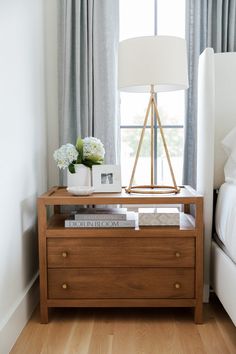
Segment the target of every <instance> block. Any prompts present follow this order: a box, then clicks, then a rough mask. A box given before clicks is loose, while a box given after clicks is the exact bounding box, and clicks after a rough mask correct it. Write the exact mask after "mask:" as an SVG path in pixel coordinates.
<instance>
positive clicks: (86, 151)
mask: <svg viewBox="0 0 236 354" xmlns="http://www.w3.org/2000/svg"><path fill="white" fill-rule="evenodd" d="M104 155H105V149H104V146H103V144H102V142H101V140H99V139H97V138H94V137H87V138H84V139H83V156H84V159H88V160H92V161H102V160H103V159H104Z"/></svg>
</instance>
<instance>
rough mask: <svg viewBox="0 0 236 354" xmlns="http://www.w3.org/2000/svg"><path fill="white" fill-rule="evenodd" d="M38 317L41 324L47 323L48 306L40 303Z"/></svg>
mask: <svg viewBox="0 0 236 354" xmlns="http://www.w3.org/2000/svg"><path fill="white" fill-rule="evenodd" d="M40 318H41V323H42V324H46V323H48V307H47V306H45V305H42V304H41V305H40Z"/></svg>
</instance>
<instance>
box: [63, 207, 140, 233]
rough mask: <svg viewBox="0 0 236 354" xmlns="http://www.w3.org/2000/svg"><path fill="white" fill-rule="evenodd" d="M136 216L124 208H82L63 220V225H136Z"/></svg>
mask: <svg viewBox="0 0 236 354" xmlns="http://www.w3.org/2000/svg"><path fill="white" fill-rule="evenodd" d="M136 226H137V217H136V213H135V212H133V211H127V209H126V208H104V209H102V208H83V209H80V210H78V212H77V213H76V214H73V215H71V217H70V218H69V219H66V220H65V227H77V228H108V227H110V228H115V227H136Z"/></svg>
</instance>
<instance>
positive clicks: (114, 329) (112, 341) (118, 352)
mask: <svg viewBox="0 0 236 354" xmlns="http://www.w3.org/2000/svg"><path fill="white" fill-rule="evenodd" d="M39 353H41V354H75V353H76V354H169V353H172V354H185V353H186V354H200V353H205V354H234V353H236V328H235V327H234V325H233V323H232V322H231V320H230V319H229V317H228V316H227V314H226V313H225V311H224V310H223V308H222V306H221V304H220V303H219V301H218V300H217V298H216V297H213V298H212V299H211V303H210V305H205V307H204V324H202V325H195V324H194V322H193V314H192V310H191V309H188V308H187V309H163V308H159V309H53V310H52V312H51V315H50V323H49V324H48V325H41V324H40V323H39V311H38V309H37V310H36V311H35V313H34V314H33V316H32V318H31V320H30V321H29V323H28V324H27V326H26V327H25V329H24V330H23V332H22V333H21V335H20V337H19V338H18V340H17V342H16V344H15V346H14V347H13V349H12V351H11V353H10V354H39Z"/></svg>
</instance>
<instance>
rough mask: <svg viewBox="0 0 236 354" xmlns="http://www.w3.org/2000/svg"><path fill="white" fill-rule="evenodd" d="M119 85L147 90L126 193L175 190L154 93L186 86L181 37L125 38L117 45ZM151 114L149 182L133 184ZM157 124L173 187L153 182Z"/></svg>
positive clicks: (135, 90)
mask: <svg viewBox="0 0 236 354" xmlns="http://www.w3.org/2000/svg"><path fill="white" fill-rule="evenodd" d="M118 87H119V90H120V91H125V92H150V99H149V102H148V106H147V110H146V114H145V118H144V123H143V128H142V132H141V136H140V140H139V144H138V148H137V153H136V157H135V161H134V166H133V170H132V174H131V178H130V182H129V185H128V187H127V188H126V192H127V193H132V192H133V193H146V194H149V193H157V194H159V193H160V194H163V193H178V192H179V191H180V188H179V187H178V186H177V184H176V179H175V175H174V171H173V168H172V164H171V159H170V154H169V151H168V147H167V143H166V139H165V136H164V132H163V128H162V125H161V120H160V117H159V113H158V109H157V103H156V100H155V93H156V92H165V91H175V90H183V89H186V88H188V73H187V51H186V42H185V40H184V39H183V38H178V37H171V36H150V37H149V36H148V37H137V38H131V39H127V40H124V41H122V42H120V44H119V58H118ZM149 115H150V117H151V124H150V126H151V139H150V145H151V149H150V152H151V153H150V155H151V181H150V184H147V185H139V186H138V185H136V186H134V185H133V181H134V176H135V171H136V167H137V163H138V159H139V154H140V150H141V146H142V142H143V138H144V133H145V129H146V126H147V122H148V117H149ZM155 123H157V124H158V126H159V129H160V134H161V139H162V142H163V146H164V150H165V154H166V158H167V162H168V166H169V169H170V174H171V178H172V182H173V186H163V185H155V184H154V125H155Z"/></svg>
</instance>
